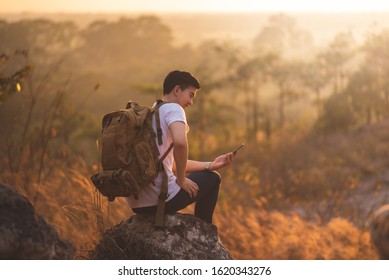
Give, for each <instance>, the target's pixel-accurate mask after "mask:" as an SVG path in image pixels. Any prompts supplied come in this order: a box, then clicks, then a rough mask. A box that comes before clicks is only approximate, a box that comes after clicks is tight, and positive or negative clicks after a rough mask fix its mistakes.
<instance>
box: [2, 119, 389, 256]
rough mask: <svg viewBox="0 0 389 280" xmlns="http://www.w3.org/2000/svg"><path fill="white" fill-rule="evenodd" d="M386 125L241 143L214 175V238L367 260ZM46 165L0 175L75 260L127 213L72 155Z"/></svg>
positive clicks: (380, 190) (255, 247)
mask: <svg viewBox="0 0 389 280" xmlns="http://www.w3.org/2000/svg"><path fill="white" fill-rule="evenodd" d="M388 128H389V122H387V121H385V122H382V123H378V124H376V125H374V126H371V127H367V128H364V129H361V130H358V131H352V132H350V133H349V134H346V135H333V136H327V137H317V136H312V135H311V136H305V137H301V138H299V139H296V140H294V141H292V142H288V141H282V139H284V138H283V137H281V135H279V136H278V137H280V139H279V141H278V144H277V145H276V146H273V147H271V148H270V149H267V150H262V151H261V153H258V154H257V152H258V151H257V150H256V149H255V148H253V147H250V144H248V145H247V146H246V147H245V149H244V150H243V151H242V153H240V154H239V156H238V158H237V159H236V161H235V162H234V165H233V166H232V167H230V168H228V169H226V170H223V171H222V176H223V187H222V191H221V194H220V200H219V204H218V207H217V209H216V214H215V223H216V225H217V226H218V229H219V235H220V236H221V239H222V242H223V243H224V244H225V245H226V247H227V248H228V249H229V250H230V251H231V252H232V253H233V254H234V256H235V258H237V259H376V258H377V256H376V254H375V252H374V250H373V248H372V246H371V244H370V237H369V234H368V230H367V219H368V215H369V213H370V212H371V211H372V210H374V209H375V208H377V207H378V206H379V205H381V204H383V203H384V202H387V201H388V192H387V190H388V183H389V182H388V180H387V178H388V173H387V170H386V168H385V167H386V166H387V165H388V153H389V148H388V146H387V142H388V140H389V129H388ZM253 151H255V152H254V153H253ZM254 157H257V158H258V162H259V163H258V164H257V165H256V161H254ZM55 164H56V166H55V169H54V170H53V171H52V173H51V174H50V176H48V177H47V179H46V180H45V181H44V182H43V183H40V184H32V183H26V182H25V180H24V178H23V176H25V175H26V174H27V173H28V170H26V171H24V172H23V173H19V174H11V173H5V172H2V173H1V176H0V180H1V181H2V182H4V183H7V184H9V185H11V186H13V187H14V188H15V189H17V190H18V191H19V192H20V193H22V194H24V195H26V196H27V197H28V198H29V199H30V200H31V201H32V203H33V204H34V206H35V207H36V209H37V211H38V212H39V213H40V214H41V215H43V216H44V217H45V218H46V219H47V220H48V221H49V222H50V223H52V224H54V225H55V226H56V228H57V229H58V230H59V232H60V235H61V236H62V237H63V238H66V239H69V240H71V241H72V242H73V243H74V244H75V245H76V247H77V249H78V257H80V258H84V257H87V255H88V250H90V249H92V248H93V246H94V244H95V243H96V242H98V239H99V236H100V234H101V233H102V232H103V231H104V230H105V229H107V228H109V227H110V226H112V225H115V224H117V223H119V222H120V221H122V220H125V219H127V218H128V217H129V216H130V215H132V213H131V210H130V209H128V207H127V206H126V204H125V202H124V201H123V200H122V199H117V200H116V201H115V202H114V203H108V201H107V200H106V199H105V198H102V197H100V195H99V194H98V193H97V192H96V191H95V190H94V187H93V185H92V184H91V182H90V180H89V176H90V175H91V174H92V173H93V172H94V170H93V167H88V166H86V165H85V164H84V162H83V160H82V159H80V158H77V157H75V156H74V157H73V158H72V161H71V164H70V165H65V164H63V165H58V163H55ZM190 211H192V210H191V208H189V209H186V210H185V211H184V212H190Z"/></svg>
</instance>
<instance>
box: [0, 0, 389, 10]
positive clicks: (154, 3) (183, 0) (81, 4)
mask: <svg viewBox="0 0 389 280" xmlns="http://www.w3.org/2000/svg"><path fill="white" fill-rule="evenodd" d="M235 11H236V12H257V11H271V12H275V11H280V12H295V11H305V12H308V11H309V12H310V11H318V12H339V11H351V12H370V11H389V0H0V12H235Z"/></svg>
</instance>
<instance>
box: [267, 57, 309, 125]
mask: <svg viewBox="0 0 389 280" xmlns="http://www.w3.org/2000/svg"><path fill="white" fill-rule="evenodd" d="M301 69H302V67H301V63H300V62H298V61H284V60H283V61H281V60H280V61H278V63H276V64H275V65H274V67H272V69H271V79H272V81H273V83H274V84H275V85H276V86H277V87H278V116H279V119H278V121H279V126H280V127H282V126H283V125H284V123H285V107H286V105H288V104H290V103H291V102H293V101H295V100H296V99H297V98H299V97H301V95H302V94H303V92H302V90H301V89H299V82H300V81H299V77H300V71H301Z"/></svg>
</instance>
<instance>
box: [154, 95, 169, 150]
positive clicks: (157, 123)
mask: <svg viewBox="0 0 389 280" xmlns="http://www.w3.org/2000/svg"><path fill="white" fill-rule="evenodd" d="M167 103H169V102H165V101H163V100H162V99H158V100H157V104H155V106H154V107H153V108H152V110H153V112H154V113H155V121H156V125H157V139H158V145H162V129H161V119H160V117H159V108H160V107H161V106H162V105H164V104H167Z"/></svg>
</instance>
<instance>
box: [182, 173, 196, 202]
mask: <svg viewBox="0 0 389 280" xmlns="http://www.w3.org/2000/svg"><path fill="white" fill-rule="evenodd" d="M177 184H178V185H179V186H180V188H181V189H183V190H184V191H186V192H187V193H188V194H189V196H190V197H191V198H193V197H196V196H197V192H198V191H199V187H198V186H197V184H196V183H195V182H193V181H192V180H191V179H188V178H186V177H185V178H184V180H183V181H179V180H178V179H177Z"/></svg>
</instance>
